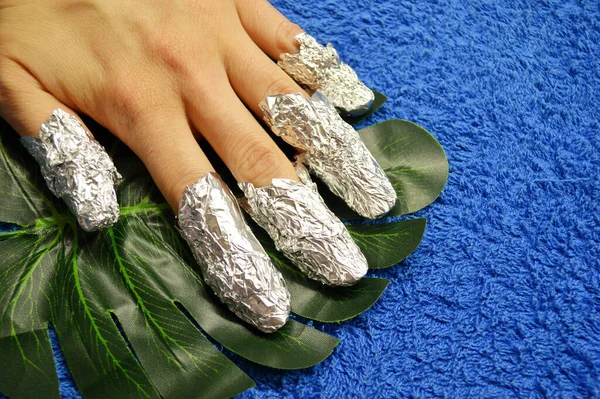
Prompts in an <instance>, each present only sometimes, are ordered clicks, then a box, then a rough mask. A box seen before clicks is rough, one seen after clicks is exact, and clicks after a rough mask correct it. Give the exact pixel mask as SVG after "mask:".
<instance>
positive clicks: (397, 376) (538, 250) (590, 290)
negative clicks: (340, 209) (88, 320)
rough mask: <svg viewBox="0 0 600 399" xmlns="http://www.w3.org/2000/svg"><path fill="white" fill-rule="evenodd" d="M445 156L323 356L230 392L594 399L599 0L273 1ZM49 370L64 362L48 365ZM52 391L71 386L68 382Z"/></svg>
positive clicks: (598, 303)
mask: <svg viewBox="0 0 600 399" xmlns="http://www.w3.org/2000/svg"><path fill="white" fill-rule="evenodd" d="M274 4H275V5H276V6H277V7H279V8H280V9H281V10H282V12H283V13H284V14H286V15H287V16H288V17H289V18H290V19H292V20H294V21H295V22H297V23H298V24H300V25H301V26H303V27H304V28H305V29H306V30H307V31H308V32H310V33H311V34H313V35H314V36H315V37H316V38H317V39H318V40H319V41H321V42H322V43H325V42H327V41H330V42H332V43H333V44H334V45H335V47H336V48H337V49H338V51H339V53H340V54H341V56H342V58H343V59H344V60H345V61H346V62H348V63H349V64H350V65H352V66H353V67H354V68H355V69H356V71H357V72H358V74H359V75H360V76H361V77H362V78H363V80H364V81H365V83H366V84H367V85H369V86H370V87H372V88H375V89H377V90H379V91H381V92H383V93H385V94H387V95H388V97H389V98H390V101H389V102H388V103H387V104H386V105H385V106H384V108H383V109H382V110H380V111H379V112H378V113H377V114H376V115H375V116H374V117H373V118H371V119H370V120H369V121H368V124H372V123H375V122H379V121H383V120H385V119H389V118H403V119H408V120H411V121H414V122H416V123H418V124H420V125H422V126H424V127H425V128H427V129H428V130H429V131H430V132H431V133H432V134H434V135H435V136H436V137H437V138H438V140H439V141H440V142H441V143H442V145H443V146H444V148H445V149H446V151H447V153H448V157H449V159H450V169H451V172H450V179H449V181H448V186H447V188H446V189H445V191H444V192H443V194H442V196H441V198H440V199H439V200H438V201H436V203H434V204H433V205H432V206H430V207H428V208H426V209H425V210H423V211H421V212H419V213H418V214H417V216H425V217H427V218H428V219H429V225H428V228H427V231H426V234H425V238H424V240H423V243H422V244H421V246H420V247H419V249H418V250H417V251H416V252H415V253H414V254H413V255H412V256H411V257H410V258H409V259H408V260H406V261H405V262H403V263H402V264H401V265H400V266H397V267H394V268H391V269H388V270H384V271H379V272H375V273H371V274H372V275H375V276H382V277H386V278H390V279H391V280H392V282H391V284H390V286H389V288H388V290H387V291H386V293H385V294H384V295H383V297H382V298H381V299H380V301H379V302H378V303H377V304H376V305H375V306H374V307H373V308H372V309H371V310H370V311H368V312H366V313H365V314H363V315H362V316H360V317H358V318H357V319H355V320H352V321H349V322H346V323H342V324H341V325H333V326H332V325H321V324H318V323H315V325H316V326H317V327H318V328H320V329H322V330H324V331H327V332H329V333H332V334H333V335H335V336H337V337H338V338H340V339H341V340H342V342H341V344H340V346H339V347H338V348H337V349H336V351H335V352H334V354H333V355H332V356H331V357H330V358H329V359H328V360H326V361H325V362H323V363H322V364H320V365H318V366H316V367H314V368H312V369H310V370H304V371H288V372H284V371H276V370H270V369H267V368H264V367H258V366H254V365H252V364H251V363H250V362H247V361H243V360H240V359H239V358H237V357H235V356H233V355H231V356H232V357H233V358H235V361H237V362H238V364H240V366H241V367H242V368H243V369H244V370H245V371H246V372H248V373H249V374H250V376H251V377H252V378H254V379H255V380H256V381H257V383H258V387H257V388H255V389H254V390H251V391H249V392H247V393H245V394H244V395H242V397H243V398H292V397H298V398H313V397H315V398H332V397H335V398H396V397H409V396H412V397H448V398H466V397H477V398H478V397H494V398H496V397H533V398H541V397H551V398H557V397H564V398H572V397H600V264H599V258H600V204H599V202H600V182H599V176H600V133H599V132H598V129H599V128H600V123H599V119H600V10H599V8H598V7H599V6H598V2H597V1H583V0H582V1H570V0H568V1H554V0H553V1H543V2H542V1H540V2H534V1H531V2H527V1H510V0H498V1H481V0H473V1H466V2H465V1H459V0H441V1H432V0H402V1H390V0H387V1H386V0H370V1H365V0H360V1H359V0H304V1H297V0H294V1H292V0H278V1H274ZM63 376H64V374H63ZM62 389H63V393H64V396H65V397H74V396H75V393H74V392H75V391H74V390H73V388H72V385H71V384H70V383H69V382H65V383H63V385H62Z"/></svg>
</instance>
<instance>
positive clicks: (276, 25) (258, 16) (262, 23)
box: [235, 0, 303, 60]
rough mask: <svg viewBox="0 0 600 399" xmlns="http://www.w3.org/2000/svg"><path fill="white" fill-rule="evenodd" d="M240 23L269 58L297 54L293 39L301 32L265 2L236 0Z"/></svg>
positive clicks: (296, 46)
mask: <svg viewBox="0 0 600 399" xmlns="http://www.w3.org/2000/svg"><path fill="white" fill-rule="evenodd" d="M235 3H236V8H237V10H238V15H239V17H240V21H241V22H242V25H243V26H244V29H245V30H246V32H247V33H248V35H249V36H250V37H251V38H252V40H253V41H254V43H256V44H257V45H258V47H260V48H261V49H262V51H264V52H265V53H266V54H267V55H268V56H269V57H271V58H273V59H274V60H279V59H280V57H279V56H280V55H281V54H283V53H297V52H298V50H299V47H298V43H297V42H296V40H295V39H294V38H295V37H296V35H298V34H300V33H302V32H303V30H302V28H300V27H299V26H298V25H296V24H294V23H292V22H290V21H289V20H288V19H287V18H286V17H284V16H283V14H281V13H280V12H279V11H278V10H277V9H276V8H275V7H273V6H272V5H271V4H270V3H269V2H268V1H267V0H236V2H235Z"/></svg>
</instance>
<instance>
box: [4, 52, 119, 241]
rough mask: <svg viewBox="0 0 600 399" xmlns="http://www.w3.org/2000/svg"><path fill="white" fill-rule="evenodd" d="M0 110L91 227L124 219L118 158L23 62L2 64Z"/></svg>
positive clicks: (83, 223)
mask: <svg viewBox="0 0 600 399" xmlns="http://www.w3.org/2000/svg"><path fill="white" fill-rule="evenodd" d="M0 69H1V72H2V74H3V75H2V79H0V110H1V112H2V116H3V117H4V118H5V119H6V120H7V121H8V122H9V123H10V124H11V125H12V126H13V127H14V128H15V130H16V131H17V132H18V133H19V135H21V137H23V139H22V143H23V145H24V146H25V147H26V148H27V150H28V151H29V152H30V154H31V155H32V156H33V157H34V158H35V160H36V161H37V162H38V163H39V164H40V167H41V169H42V176H43V177H44V180H45V181H46V184H47V185H48V188H49V189H50V191H52V193H53V194H54V195H56V196H57V197H60V198H62V199H63V200H64V201H65V203H66V204H67V206H68V207H69V209H70V210H71V211H72V212H73V213H74V214H75V216H76V218H77V221H78V223H79V225H80V226H81V227H82V228H83V229H84V230H86V231H93V230H98V229H102V228H106V227H109V226H111V225H112V224H114V223H115V222H116V221H117V219H118V217H119V204H118V202H117V197H116V192H115V188H114V185H115V183H116V181H117V180H118V179H119V178H120V176H119V174H118V172H117V170H116V168H115V166H114V164H113V162H112V160H111V159H110V157H109V156H108V154H107V153H106V151H105V150H104V148H103V147H102V146H100V145H99V144H98V143H97V142H96V141H95V140H93V139H92V138H91V134H90V133H89V131H88V130H87V129H86V128H85V126H84V124H83V123H82V122H81V120H79V118H77V116H76V114H75V112H74V111H73V110H72V109H70V108H69V107H67V106H66V105H65V104H63V103H61V102H60V101H59V100H57V99H56V98H55V97H54V96H52V95H51V94H50V93H48V92H46V91H44V90H43V89H42V87H41V85H40V84H39V83H38V82H37V80H36V79H35V78H34V77H33V76H31V75H30V74H29V73H28V72H27V71H26V70H25V69H23V68H22V67H21V66H20V65H19V64H17V63H14V62H12V61H7V60H3V61H2V65H1V67H0Z"/></svg>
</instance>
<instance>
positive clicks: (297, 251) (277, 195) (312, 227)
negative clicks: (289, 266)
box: [239, 165, 368, 286]
mask: <svg viewBox="0 0 600 399" xmlns="http://www.w3.org/2000/svg"><path fill="white" fill-rule="evenodd" d="M296 172H297V173H298V176H299V177H300V179H301V180H302V182H298V181H295V180H291V179H273V180H272V183H271V185H269V186H266V187H261V188H256V187H254V185H252V184H251V183H239V186H240V188H241V189H242V191H243V192H244V194H245V197H244V198H243V199H242V200H241V201H240V202H241V204H242V206H243V207H244V209H245V210H246V211H247V212H248V213H249V214H250V216H252V218H253V219H254V221H256V223H258V224H259V225H260V226H261V227H262V228H264V229H265V230H266V231H267V233H268V234H269V236H271V238H272V239H273V241H274V242H275V247H276V248H277V250H279V251H280V252H282V253H283V254H284V255H285V256H287V257H288V258H289V259H290V260H291V261H292V263H294V264H295V265H296V266H297V267H298V268H299V269H300V270H301V271H303V272H304V273H305V274H306V275H307V276H308V277H310V278H312V279H314V280H317V281H320V282H321V283H323V284H327V285H337V286H348V285H352V284H354V283H356V282H357V281H358V280H360V279H361V278H362V277H363V276H364V275H365V274H366V273H367V271H368V265H367V260H366V259H365V256H364V255H363V254H362V252H361V251H360V249H359V248H358V246H357V245H356V243H355V242H354V240H353V239H352V237H351V236H350V233H349V232H348V230H347V229H346V227H345V226H344V224H343V223H342V222H341V221H340V220H339V219H338V218H337V216H335V215H334V214H333V213H332V212H331V211H330V210H329V209H328V208H327V206H326V205H325V203H324V202H323V199H322V198H321V196H320V195H319V193H318V191H317V186H316V185H315V184H314V183H313V182H312V181H311V180H310V176H309V175H308V171H307V170H306V169H305V168H304V167H303V166H302V165H297V167H296Z"/></svg>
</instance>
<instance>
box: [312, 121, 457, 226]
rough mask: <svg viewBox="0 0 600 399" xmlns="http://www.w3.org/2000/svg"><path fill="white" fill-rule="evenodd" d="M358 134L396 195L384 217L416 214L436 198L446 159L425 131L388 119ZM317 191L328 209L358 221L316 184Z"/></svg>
mask: <svg viewBox="0 0 600 399" xmlns="http://www.w3.org/2000/svg"><path fill="white" fill-rule="evenodd" d="M358 133H359V134H360V137H361V138H362V139H363V141H364V142H365V145H366V146H367V148H368V149H369V151H371V154H373V157H375V159H376V160H377V162H378V163H379V165H380V166H381V167H382V168H383V170H385V173H386V174H387V176H388V178H389V179H390V181H391V182H392V185H393V186H394V189H395V190H396V193H397V194H398V199H397V200H396V205H395V206H394V207H393V208H392V209H391V210H390V212H389V213H388V214H387V216H398V215H405V214H408V213H413V212H416V211H418V210H420V209H422V208H424V207H426V206H427V205H429V204H431V203H432V202H433V201H435V199H436V198H437V197H438V196H439V195H440V193H441V192H442V190H443V188H444V186H445V185H446V180H447V179H448V158H447V157H446V153H445V152H444V149H443V148H442V146H441V145H440V143H438V141H437V140H436V139H435V138H434V137H433V136H432V135H431V134H430V133H429V132H427V131H426V130H425V129H423V128H422V127H421V126H419V125H416V124H414V123H412V122H409V121H405V120H400V119H391V120H387V121H385V122H381V123H378V124H376V125H373V126H369V127H367V128H364V129H361V130H359V131H358ZM319 191H320V192H321V195H322V196H323V198H324V199H325V202H326V203H327V206H329V209H331V210H332V211H333V212H334V213H335V214H336V215H338V216H339V217H340V218H342V219H346V220H350V219H358V218H360V216H359V215H358V214H356V213H355V212H354V211H352V210H351V209H350V208H348V206H347V205H346V204H345V203H344V202H343V201H342V200H341V199H340V198H338V197H336V196H335V195H334V194H333V193H331V191H329V189H328V188H327V187H326V186H325V185H324V184H322V183H320V182H319Z"/></svg>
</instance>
